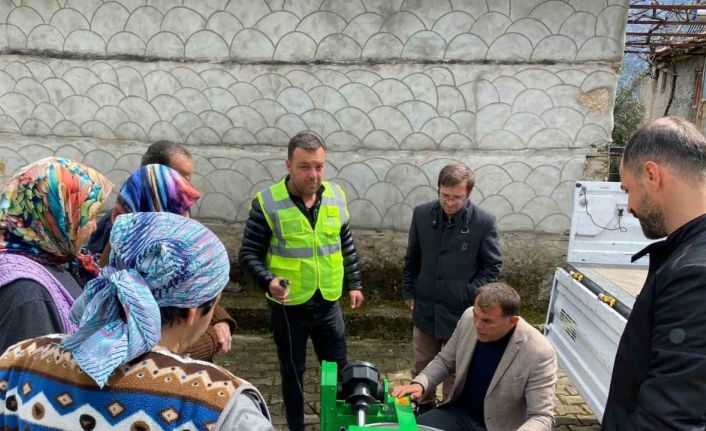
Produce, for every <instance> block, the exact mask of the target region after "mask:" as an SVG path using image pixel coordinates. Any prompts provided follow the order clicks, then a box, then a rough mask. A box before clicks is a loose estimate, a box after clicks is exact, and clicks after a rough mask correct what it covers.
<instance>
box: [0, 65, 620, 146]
mask: <svg viewBox="0 0 706 431" xmlns="http://www.w3.org/2000/svg"><path fill="white" fill-rule="evenodd" d="M615 81H616V76H615V73H614V72H613V70H612V69H610V68H609V67H606V66H600V65H583V66H582V65H576V66H564V65H558V66H542V67H538V66H531V65H528V66H481V65H448V66H429V65H378V66H376V67H366V68H360V67H357V66H349V67H343V66H335V67H322V66H317V67H309V68H304V67H300V66H284V65H277V66H263V65H261V66H255V65H249V66H240V65H235V66H219V65H211V64H189V65H188V66H187V65H183V64H179V63H140V62H105V61H98V62H93V63H85V62H80V61H75V60H73V61H66V60H52V59H41V58H35V59H32V58H29V59H28V58H27V57H9V56H6V57H3V58H0V132H3V133H15V134H22V135H38V136H45V135H56V136H64V137H94V138H100V139H132V140H138V141H157V140H160V139H169V140H172V141H175V142H183V143H188V144H217V145H257V144H266V145H278V146H283V145H286V144H287V142H288V141H289V138H290V137H291V136H293V135H294V134H296V133H297V132H299V131H300V130H305V129H308V130H313V131H315V132H316V133H318V134H319V135H321V136H322V137H324V138H325V140H326V142H327V144H328V146H329V148H330V149H331V150H333V151H355V150H358V149H376V150H392V151H398V150H439V151H450V150H468V149H483V150H524V149H569V148H588V147H590V146H592V145H593V146H595V145H605V144H606V143H607V142H608V141H609V136H610V133H611V130H612V97H613V87H614V85H615Z"/></svg>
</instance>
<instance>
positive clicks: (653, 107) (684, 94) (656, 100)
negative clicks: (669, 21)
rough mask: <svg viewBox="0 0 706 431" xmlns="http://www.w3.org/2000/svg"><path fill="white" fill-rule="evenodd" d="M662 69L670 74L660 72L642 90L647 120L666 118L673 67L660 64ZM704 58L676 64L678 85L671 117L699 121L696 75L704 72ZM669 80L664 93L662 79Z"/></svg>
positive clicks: (697, 57)
mask: <svg viewBox="0 0 706 431" xmlns="http://www.w3.org/2000/svg"><path fill="white" fill-rule="evenodd" d="M660 67H661V68H664V69H666V70H667V71H668V72H669V73H664V72H662V71H660V74H659V78H658V79H649V78H648V79H647V80H646V81H645V83H644V84H643V86H642V88H641V94H640V97H641V99H642V101H643V103H645V117H646V118H645V119H646V120H653V119H655V118H659V117H662V116H664V110H665V108H666V107H667V104H668V102H669V96H670V94H671V91H672V74H671V73H672V66H671V64H669V63H664V64H660ZM703 67H704V56H703V55H701V56H693V57H687V58H686V59H683V60H680V61H676V62H675V69H674V70H675V71H676V73H677V83H676V87H675V89H674V99H673V100H672V105H671V106H670V107H669V115H677V116H680V117H683V118H686V119H688V120H689V121H692V122H696V121H697V118H696V116H697V108H696V107H695V106H693V104H692V102H693V97H694V91H695V90H696V87H695V84H694V73H695V72H696V71H701V70H703ZM665 77H666V79H667V82H666V85H665V88H664V91H662V79H665ZM702 97H703V96H702Z"/></svg>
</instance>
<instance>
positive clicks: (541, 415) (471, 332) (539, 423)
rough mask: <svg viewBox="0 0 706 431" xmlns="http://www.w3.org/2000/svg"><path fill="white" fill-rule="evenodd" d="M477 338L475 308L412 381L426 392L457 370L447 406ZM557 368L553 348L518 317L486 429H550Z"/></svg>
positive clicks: (494, 384)
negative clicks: (474, 319)
mask: <svg viewBox="0 0 706 431" xmlns="http://www.w3.org/2000/svg"><path fill="white" fill-rule="evenodd" d="M476 341H477V338H476V329H475V326H474V325H473V307H471V308H469V309H468V310H466V311H465V312H464V313H463V315H462V316H461V320H459V322H458V325H457V326H456V330H455V331H454V333H453V335H452V336H451V339H449V342H448V343H447V344H446V345H445V346H444V347H443V349H441V352H440V353H439V354H438V355H436V358H434V360H433V361H431V362H430V363H429V365H427V367H426V368H424V370H423V371H422V372H421V374H419V375H418V376H417V377H416V378H415V379H414V380H412V382H415V383H419V384H421V385H422V386H423V387H424V393H425V394H426V393H428V392H429V391H433V390H435V388H436V386H437V385H439V384H440V383H442V382H443V381H444V379H445V378H446V377H447V376H449V375H450V374H452V373H453V372H455V373H456V379H455V384H454V387H453V391H452V393H451V398H450V400H448V401H445V402H444V404H445V403H447V402H453V401H455V400H457V399H458V398H459V397H460V396H461V393H462V392H463V386H464V385H465V383H466V377H467V376H468V368H469V366H470V364H471V358H472V357H473V350H474V349H475V345H476ZM556 370H557V365H556V353H555V352H554V349H553V348H552V346H551V345H550V344H549V342H548V341H547V340H546V338H544V336H543V335H542V334H541V333H540V332H539V331H537V330H536V329H535V328H533V327H532V326H531V325H530V324H529V323H527V322H526V321H525V320H524V319H522V318H520V320H519V322H518V323H517V328H516V329H515V332H514V334H513V335H512V338H510V342H509V343H508V345H507V348H506V349H505V353H504V354H503V356H502V358H501V359H500V363H499V364H498V369H497V370H496V371H495V375H493V379H492V380H491V382H490V386H489V387H488V392H487V393H486V395H485V403H484V413H485V425H486V427H487V429H488V431H510V430H522V431H545V430H546V431H549V430H551V429H552V427H553V425H554V389H555V386H556V380H557V378H556Z"/></svg>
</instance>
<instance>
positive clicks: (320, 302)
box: [240, 132, 364, 431]
mask: <svg viewBox="0 0 706 431" xmlns="http://www.w3.org/2000/svg"><path fill="white" fill-rule="evenodd" d="M325 163H326V147H325V145H324V143H323V142H322V141H321V140H320V139H319V138H318V137H317V136H316V135H314V134H312V133H309V132H300V133H298V134H297V135H295V136H294V137H293V138H292V139H291V140H290V141H289V149H288V157H287V161H286V167H287V172H288V173H289V175H287V176H286V177H285V178H284V179H283V180H281V181H279V182H277V183H275V184H273V185H272V186H270V187H269V188H267V189H265V190H262V191H260V192H258V193H257V194H256V195H255V199H253V201H252V206H251V208H250V214H249V216H248V221H247V223H246V225H245V232H244V233H243V246H242V248H241V249H240V262H241V264H242V265H243V267H245V268H246V270H247V271H248V272H249V273H250V274H251V275H252V276H253V277H254V278H255V280H256V282H257V283H258V285H259V286H260V287H261V288H262V289H263V290H264V291H265V295H266V296H267V299H268V306H269V312H270V323H271V326H272V328H271V329H272V333H273V336H274V340H275V343H276V345H277V355H278V357H279V365H280V374H281V376H282V397H283V399H284V405H285V410H286V414H287V422H288V424H289V429H290V430H292V431H297V430H303V429H304V394H303V384H302V382H303V376H304V370H305V362H306V344H307V340H308V338H309V336H311V340H312V342H313V344H314V350H315V351H316V355H317V357H318V359H319V361H323V360H326V361H336V362H337V363H338V367H339V369H341V368H342V367H343V365H345V364H346V340H345V334H344V324H343V315H342V314H341V309H340V307H339V305H338V298H340V296H341V293H342V290H343V286H344V285H345V286H346V288H347V289H348V291H349V294H350V299H351V306H352V307H353V308H357V307H359V306H361V305H362V303H363V299H364V297H363V293H362V291H361V283H360V271H359V269H358V256H357V253H356V249H355V245H354V244H353V239H352V236H351V231H350V228H349V224H348V219H349V214H348V208H347V206H346V197H345V193H344V192H343V189H342V188H341V187H340V186H338V185H337V184H333V183H330V182H327V181H324V166H325Z"/></svg>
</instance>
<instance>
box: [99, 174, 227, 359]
mask: <svg viewBox="0 0 706 431" xmlns="http://www.w3.org/2000/svg"><path fill="white" fill-rule="evenodd" d="M199 197H201V194H200V193H199V192H198V191H197V190H196V189H195V188H194V186H192V185H191V183H189V181H187V180H186V179H185V178H184V177H183V176H182V175H181V174H179V172H177V171H176V170H175V169H172V168H170V167H168V166H165V165H159V164H151V165H144V166H140V168H139V169H137V170H136V171H135V172H133V173H132V174H131V175H130V176H129V177H128V178H127V180H126V181H125V184H123V186H122V188H121V189H120V193H119V194H118V197H117V199H116V200H115V206H114V207H113V221H114V220H115V219H116V217H118V216H119V215H121V214H128V213H137V212H169V213H173V214H179V215H185V216H187V215H188V213H189V209H190V208H191V206H192V205H194V204H195V203H196V201H197V200H198V199H199ZM109 256H110V243H108V244H107V245H106V247H105V249H104V250H103V253H102V255H101V259H100V263H101V266H105V265H106V264H107V263H108V257H109ZM235 328H236V323H235V320H234V319H233V318H232V317H231V316H230V315H229V314H228V312H226V311H225V310H224V309H223V308H222V307H220V306H216V307H215V310H214V313H213V320H212V322H211V325H210V326H209V327H208V329H207V330H206V332H205V333H203V334H202V336H201V337H200V338H199V340H198V341H197V342H196V343H193V344H192V345H191V347H190V349H189V350H188V351H187V352H186V353H187V354H188V355H190V356H191V357H192V358H194V359H201V360H204V361H212V360H213V356H214V355H215V354H217V353H226V352H228V351H229V350H230V346H231V336H232V333H233V332H235Z"/></svg>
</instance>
